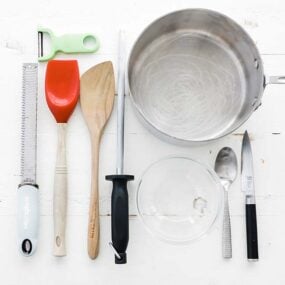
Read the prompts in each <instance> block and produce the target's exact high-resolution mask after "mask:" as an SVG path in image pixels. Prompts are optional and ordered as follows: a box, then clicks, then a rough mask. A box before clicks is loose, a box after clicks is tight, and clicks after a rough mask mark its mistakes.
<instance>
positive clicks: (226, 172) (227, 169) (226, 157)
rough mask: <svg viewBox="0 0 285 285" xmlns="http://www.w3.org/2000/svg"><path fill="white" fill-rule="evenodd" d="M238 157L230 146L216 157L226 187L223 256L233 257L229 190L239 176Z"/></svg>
mask: <svg viewBox="0 0 285 285" xmlns="http://www.w3.org/2000/svg"><path fill="white" fill-rule="evenodd" d="M237 167H238V166H237V158H236V155H235V153H234V151H233V150H232V149H231V148H230V147H224V148H222V149H221V150H220V151H219V153H218V155H217V158H216V163H215V171H216V173H217V174H218V176H219V177H220V180H221V183H222V185H223V188H224V220H223V244H222V246H223V247H222V249H223V257H224V258H232V235H231V220H230V211H229V200H228V191H229V189H230V186H231V184H232V183H233V182H234V180H235V179H236V177H237Z"/></svg>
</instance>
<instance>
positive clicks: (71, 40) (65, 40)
mask: <svg viewBox="0 0 285 285" xmlns="http://www.w3.org/2000/svg"><path fill="white" fill-rule="evenodd" d="M44 34H47V35H48V36H49V38H50V40H51V43H50V46H51V47H50V52H49V54H44ZM87 42H89V43H90V44H87ZM99 46H100V44H99V40H98V38H97V37H95V36H94V35H91V34H87V33H85V34H66V35H62V36H60V37H57V36H56V35H55V34H54V33H53V32H52V30H50V29H47V28H38V61H40V62H42V61H47V60H50V59H52V58H53V57H54V56H55V55H56V53H57V52H63V53H93V52H96V51H97V50H98V49H99Z"/></svg>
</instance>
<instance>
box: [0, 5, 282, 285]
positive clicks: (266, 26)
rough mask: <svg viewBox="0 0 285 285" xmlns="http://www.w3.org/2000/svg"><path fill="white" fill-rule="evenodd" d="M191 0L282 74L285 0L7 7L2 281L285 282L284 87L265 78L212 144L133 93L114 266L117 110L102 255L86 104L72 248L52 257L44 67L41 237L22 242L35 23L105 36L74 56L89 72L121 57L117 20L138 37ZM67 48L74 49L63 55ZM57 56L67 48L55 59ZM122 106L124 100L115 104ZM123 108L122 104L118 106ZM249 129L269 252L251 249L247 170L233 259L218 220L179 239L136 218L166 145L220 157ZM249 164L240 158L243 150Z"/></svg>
mask: <svg viewBox="0 0 285 285" xmlns="http://www.w3.org/2000/svg"><path fill="white" fill-rule="evenodd" d="M187 7H190V8H191V7H202V8H209V9H214V10H217V11H220V12H222V13H225V14H226V15H228V16H229V17H231V18H233V19H234V20H236V21H237V22H238V23H240V24H241V25H242V26H243V27H244V28H245V29H246V30H247V31H248V33H249V34H250V35H251V36H252V37H253V39H254V40H255V41H256V43H257V46H258V48H259V50H260V52H261V54H262V58H263V60H264V66H265V71H266V73H267V74H270V75H281V74H282V73H283V74H285V30H284V29H285V28H284V27H285V4H284V1H282V0H271V1H265V0H239V1H236V2H232V1H226V0H216V1H211V0H192V1H189V0H156V1H139V0H125V1H124V0H122V1H111V0H104V1H91V0H81V1H66V0H62V1H58V0H49V1H47V0H27V1H16V0H10V1H5V2H3V3H1V9H0V90H1V104H0V130H1V141H0V146H1V147H0V225H1V231H0V232H1V233H0V268H1V270H0V272H1V273H0V283H1V284H3V285H4V284H5V285H16V284H22V285H25V284H28V285H33V284H37V285H38V284H41V285H47V284H68V285H75V284H80V285H88V284H98V285H101V284H104V285H109V284H125V285H127V284H132V285H133V284H136V285H140V284H152V285H155V284H164V285H167V284H179V285H183V284H195V285H200V284H201V285H205V284H209V285H210V284H211V285H214V284H215V285H223V284H227V285H232V284H237V285H247V284H250V285H253V284H254V285H255V284H259V285H261V284H264V285H267V284H272V285H281V284H284V282H285V271H284V254H285V242H284V236H285V207H284V204H285V192H284V191H285V179H284V177H285V175H284V173H285V164H284V161H285V150H284V145H285V112H284V110H285V107H284V106H285V86H282V85H278V86H277V85H275V86H268V88H267V89H266V90H265V93H264V97H263V105H262V106H261V107H260V108H259V109H258V111H256V112H255V113H254V114H253V116H252V117H251V118H250V120H249V121H248V122H247V123H246V124H245V125H244V126H243V127H242V128H240V129H239V130H238V131H237V132H236V133H234V134H232V135H231V136H228V137H225V138H224V139H221V140H218V141H216V142H214V143H211V144H209V145H204V146H202V147H196V148H190V147H188V148H186V147H184V148H181V147H177V146H173V145H169V144H167V143H165V142H162V141H160V140H159V139H157V138H156V137H154V136H153V135H151V134H149V133H148V131H147V130H145V129H144V128H143V127H142V126H141V124H140V123H139V122H138V120H137V118H136V117H135V116H134V114H133V110H132V106H131V105H130V102H129V99H128V98H127V99H126V105H127V106H126V146H125V147H126V149H125V150H126V154H125V172H126V173H129V174H134V175H135V176H136V181H135V182H133V183H130V184H129V196H130V214H131V216H130V242H129V247H128V264H127V265H123V266H119V265H115V264H114V261H113V259H114V257H113V253H112V252H111V250H110V248H109V246H108V242H109V241H110V235H111V233H110V193H111V184H110V182H107V181H105V179H104V176H105V175H106V174H112V173H113V172H114V171H115V157H116V111H114V112H113V114H112V117H111V119H110V121H109V124H108V126H107V128H106V131H105V134H104V137H103V141H102V147H101V157H100V213H101V216H100V223H101V247H100V255H99V257H98V258H97V259H96V261H91V260H90V259H89V258H88V256H87V244H86V235H87V221H88V208H89V191H90V142H89V137H88V131H87V128H86V125H85V123H84V121H83V117H82V114H81V110H80V107H79V106H78V107H77V108H76V110H75V112H74V115H73V116H72V118H71V119H70V124H69V127H68V137H67V139H68V143H67V144H68V147H67V148H68V167H69V200H68V224H67V253H68V255H67V256H66V257H65V258H62V259H57V258H55V257H53V256H52V241H53V240H52V239H53V221H52V193H53V175H54V166H55V157H56V153H55V152H56V124H55V122H54V119H53V117H52V116H51V114H50V112H49V110H48V108H47V105H46V102H45V98H44V86H43V80H44V71H45V64H41V65H40V73H39V103H38V104H39V108H38V184H39V186H40V207H41V218H40V237H39V244H38V250H37V252H36V254H35V255H34V256H32V257H30V258H25V257H23V256H21V255H20V253H19V252H18V250H17V246H16V238H17V235H16V210H17V209H16V191H17V185H18V183H19V181H20V175H19V173H20V115H21V110H20V98H21V65H22V62H24V61H27V60H28V61H29V60H35V56H36V52H37V42H36V39H37V34H36V28H37V25H38V24H40V25H44V26H47V27H50V28H52V29H53V30H54V31H55V32H56V33H58V34H61V33H64V32H86V31H89V32H92V33H95V34H97V35H98V37H99V38H100V40H101V49H100V51H99V53H98V54H95V55H86V56H78V57H75V58H77V59H78V60H79V64H80V71H81V73H83V72H84V71H85V70H86V69H87V68H89V67H91V66H92V65H94V64H96V63H99V62H101V61H103V60H106V59H110V60H112V61H113V62H114V64H115V67H116V59H117V38H118V37H117V36H118V29H119V28H123V29H125V30H126V31H127V35H128V43H129V44H130V45H131V44H132V42H133V40H134V39H135V38H136V37H137V35H138V34H139V33H140V31H141V30H142V29H143V28H144V27H145V26H146V25H147V24H148V23H149V22H151V21H152V20H154V19H156V18H157V17H159V16H161V15H163V14H165V13H167V12H170V11H173V10H177V9H182V8H187ZM60 57H64V58H68V57H67V56H60ZM58 58H59V57H58ZM115 109H116V108H115ZM115 109H114V110H115ZM245 129H248V130H249V132H250V136H251V138H252V147H253V154H254V162H255V163H254V167H255V174H256V176H255V182H256V194H257V211H258V229H259V245H260V248H259V249H260V261H259V262H258V263H254V264H253V263H248V262H247V259H246V243H245V219H244V204H243V201H244V197H243V195H242V193H241V191H240V178H239V177H238V179H237V181H236V182H235V183H234V185H233V189H232V190H231V192H230V193H229V197H230V208H231V214H232V234H233V259H232V260H230V261H225V260H223V259H222V258H221V221H219V222H218V223H217V225H216V227H215V228H214V230H213V231H212V232H211V233H210V234H209V235H208V236H207V237H206V238H204V239H202V240H200V241H198V242H196V243H193V244H190V245H187V246H170V245H168V244H165V243H163V242H160V241H158V240H156V239H155V238H153V237H152V236H151V235H149V233H148V232H147V231H146V230H145V229H144V227H143V224H142V222H141V221H140V220H139V218H138V216H137V210H136V205H135V194H136V186H137V181H138V178H139V176H140V175H141V174H142V172H143V170H144V169H145V168H146V167H147V166H148V165H149V164H150V163H151V162H153V161H155V160H157V159H159V158H161V157H163V156H165V155H169V154H182V155H188V156H191V157H193V158H196V159H198V160H200V161H202V162H204V163H206V164H208V165H211V166H213V163H214V160H215V156H216V154H217V152H218V150H219V149H220V148H221V147H223V146H225V145H228V146H231V147H232V148H233V149H234V150H235V151H236V152H237V154H240V148H241V139H242V135H241V134H242V132H243V131H244V130H245ZM239 162H240V157H239Z"/></svg>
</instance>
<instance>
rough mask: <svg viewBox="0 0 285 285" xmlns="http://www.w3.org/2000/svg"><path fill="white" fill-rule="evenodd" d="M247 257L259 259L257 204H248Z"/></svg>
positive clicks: (254, 259) (252, 259)
mask: <svg viewBox="0 0 285 285" xmlns="http://www.w3.org/2000/svg"><path fill="white" fill-rule="evenodd" d="M245 207H246V208H245V210H246V238H247V259H248V260H251V261H257V260H258V240H257V221H256V207H255V204H246V205H245Z"/></svg>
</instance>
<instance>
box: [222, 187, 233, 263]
mask: <svg viewBox="0 0 285 285" xmlns="http://www.w3.org/2000/svg"><path fill="white" fill-rule="evenodd" d="M224 193H225V199H224V220H223V245H222V246H223V257H224V258H232V233H231V219H230V211H229V200H228V191H227V190H225V192H224Z"/></svg>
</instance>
